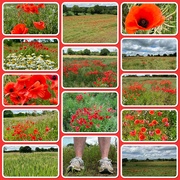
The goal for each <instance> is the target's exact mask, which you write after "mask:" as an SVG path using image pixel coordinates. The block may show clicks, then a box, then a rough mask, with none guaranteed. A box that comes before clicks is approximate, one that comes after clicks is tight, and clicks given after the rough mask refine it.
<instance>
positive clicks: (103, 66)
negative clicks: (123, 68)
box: [63, 56, 117, 87]
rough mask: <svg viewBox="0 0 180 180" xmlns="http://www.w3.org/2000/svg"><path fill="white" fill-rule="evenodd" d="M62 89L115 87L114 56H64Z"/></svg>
mask: <svg viewBox="0 0 180 180" xmlns="http://www.w3.org/2000/svg"><path fill="white" fill-rule="evenodd" d="M63 86H64V87H116V86H117V57H116V56H106V57H104V56H85V57H84V56H64V58H63Z"/></svg>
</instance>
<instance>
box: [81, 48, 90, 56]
mask: <svg viewBox="0 0 180 180" xmlns="http://www.w3.org/2000/svg"><path fill="white" fill-rule="evenodd" d="M83 54H84V55H90V54H91V51H90V50H89V49H84V51H83Z"/></svg>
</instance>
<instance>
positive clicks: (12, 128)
mask: <svg viewBox="0 0 180 180" xmlns="http://www.w3.org/2000/svg"><path fill="white" fill-rule="evenodd" d="M3 122H4V126H3V128H4V136H3V139H4V140H5V141H57V140H58V113H57V111H53V112H48V113H46V114H41V115H35V116H32V115H31V116H21V117H9V118H3Z"/></svg>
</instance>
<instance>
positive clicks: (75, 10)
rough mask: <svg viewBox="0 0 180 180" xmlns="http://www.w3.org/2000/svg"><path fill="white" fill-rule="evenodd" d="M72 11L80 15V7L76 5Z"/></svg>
mask: <svg viewBox="0 0 180 180" xmlns="http://www.w3.org/2000/svg"><path fill="white" fill-rule="evenodd" d="M71 10H72V12H73V13H74V15H78V13H80V8H79V6H78V5H74V6H73V7H72V9H71Z"/></svg>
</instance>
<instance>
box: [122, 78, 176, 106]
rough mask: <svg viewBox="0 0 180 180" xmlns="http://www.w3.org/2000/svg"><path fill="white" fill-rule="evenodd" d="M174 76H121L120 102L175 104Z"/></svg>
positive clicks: (127, 103)
mask: <svg viewBox="0 0 180 180" xmlns="http://www.w3.org/2000/svg"><path fill="white" fill-rule="evenodd" d="M176 88H177V87H176V78H175V77H163V76H162V77H127V76H123V78H122V103H123V104H124V105H175V104H176V102H177V100H176V93H177V92H176Z"/></svg>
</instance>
